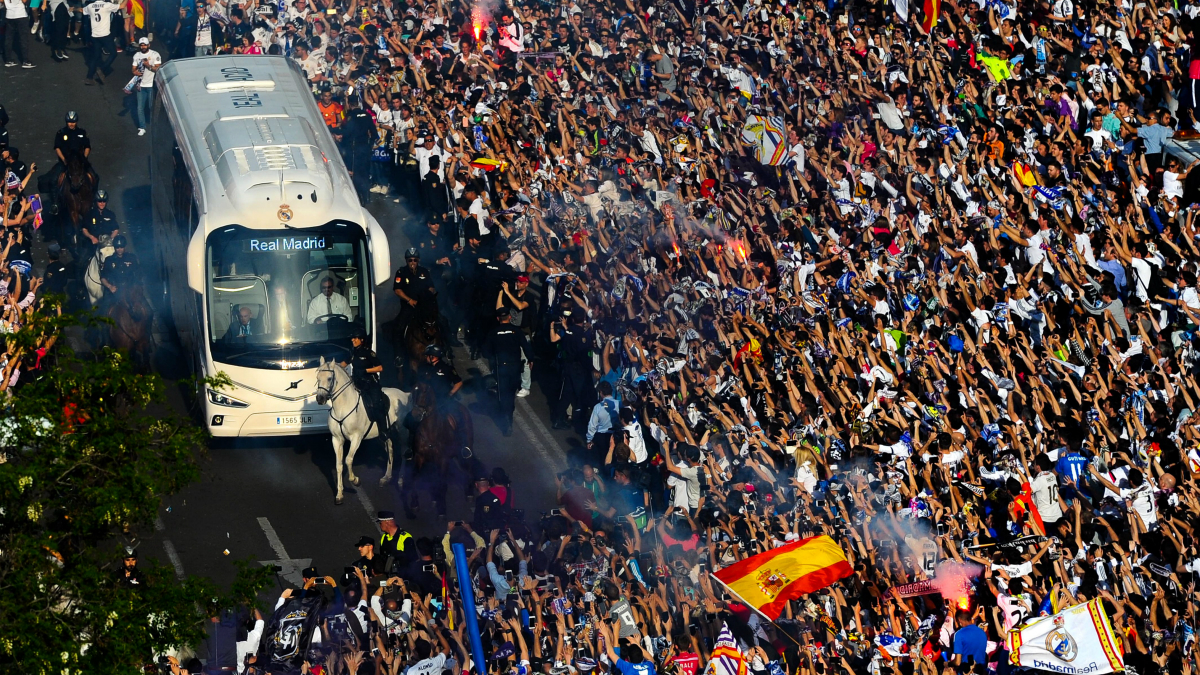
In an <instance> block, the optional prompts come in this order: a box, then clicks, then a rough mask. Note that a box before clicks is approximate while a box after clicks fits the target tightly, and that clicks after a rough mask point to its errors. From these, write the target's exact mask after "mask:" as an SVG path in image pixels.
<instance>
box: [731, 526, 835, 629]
mask: <svg viewBox="0 0 1200 675" xmlns="http://www.w3.org/2000/svg"><path fill="white" fill-rule="evenodd" d="M853 573H854V570H853V569H852V568H851V567H850V563H848V562H846V554H845V553H843V552H842V549H840V548H838V545H837V544H836V543H834V541H833V540H832V539H830V538H829V537H827V536H824V535H821V536H819V537H809V538H808V539H801V540H800V541H797V542H793V543H791V544H787V545H786V546H780V547H779V548H775V549H771V550H770V551H767V552H765V553H759V554H758V555H756V556H753V557H751V558H746V559H745V560H739V561H738V562H735V563H734V564H732V565H730V566H729V567H726V568H724V569H721V570H718V571H716V572H714V573H713V575H712V577H713V578H714V579H716V580H717V581H720V582H721V583H722V584H723V585H724V586H725V587H726V588H728V589H729V590H730V591H732V592H733V593H734V594H735V595H737V596H738V597H739V598H741V600H742V601H743V602H745V603H746V604H748V605H751V606H753V607H754V608H755V609H757V610H758V612H759V613H760V614H762V615H763V616H765V617H767V618H768V619H770V620H771V621H774V620H775V619H778V618H779V615H780V614H781V613H782V612H783V608H784V607H785V606H786V605H787V602H788V600H794V599H796V598H799V597H800V596H802V595H805V594H807V593H812V592H813V591H818V590H820V589H822V588H825V587H826V586H828V585H830V584H832V583H833V582H835V581H837V580H838V579H844V578H846V577H848V576H850V575H851V574H853Z"/></svg>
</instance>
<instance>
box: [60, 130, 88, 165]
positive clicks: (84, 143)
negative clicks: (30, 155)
mask: <svg viewBox="0 0 1200 675" xmlns="http://www.w3.org/2000/svg"><path fill="white" fill-rule="evenodd" d="M91 147H92V141H91V139H89V138H88V134H87V131H85V130H84V128H83V127H81V126H79V125H78V124H76V125H75V128H74V129H72V128H71V127H69V126H67V127H63V128H61V129H59V130H58V134H57V135H56V136H55V137H54V149H55V150H61V151H62V154H63V157H66V158H67V159H70V158H71V155H79V156H80V157H84V152H85V151H87V150H89V149H90V148H91ZM59 164H62V162H61V161H59Z"/></svg>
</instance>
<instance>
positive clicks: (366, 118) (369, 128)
mask: <svg viewBox="0 0 1200 675" xmlns="http://www.w3.org/2000/svg"><path fill="white" fill-rule="evenodd" d="M347 103H348V104H349V106H350V109H349V110H348V111H346V121H345V122H343V123H342V133H343V136H344V139H343V141H342V142H343V143H345V145H346V150H347V153H346V154H347V155H348V156H349V158H350V161H349V162H348V163H347V165H346V168H348V169H349V170H350V178H351V180H353V181H354V189H355V191H356V192H358V198H359V200H360V201H362V202H363V203H364V204H365V203H367V202H368V201H370V200H371V153H372V151H373V150H374V148H375V135H376V134H375V120H374V119H372V118H371V115H370V114H369V113H368V112H367V111H365V110H363V109H362V102H361V101H359V99H358V97H357V96H349V97H348V101H347Z"/></svg>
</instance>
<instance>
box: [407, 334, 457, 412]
mask: <svg viewBox="0 0 1200 675" xmlns="http://www.w3.org/2000/svg"><path fill="white" fill-rule="evenodd" d="M417 377H418V378H419V379H420V380H421V381H422V382H424V383H425V384H428V385H429V386H430V387H432V388H433V393H434V395H435V396H436V397H437V401H438V407H439V408H440V407H442V405H444V404H445V402H446V401H449V400H450V399H451V398H453V397H454V395H455V394H457V393H458V390H459V389H462V385H463V383H462V378H461V377H459V376H458V372H457V371H455V370H454V366H453V365H451V364H450V363H449V362H447V361H446V360H445V354H444V353H443V352H442V348H441V347H439V346H437V345H429V346H428V347H426V348H425V363H424V364H423V365H422V366H421V368H420V369H419V370H418V372H417Z"/></svg>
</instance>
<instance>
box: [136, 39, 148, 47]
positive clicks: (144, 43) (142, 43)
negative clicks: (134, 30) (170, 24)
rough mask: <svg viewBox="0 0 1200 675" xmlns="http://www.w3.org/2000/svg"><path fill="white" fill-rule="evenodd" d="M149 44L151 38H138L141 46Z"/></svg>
mask: <svg viewBox="0 0 1200 675" xmlns="http://www.w3.org/2000/svg"><path fill="white" fill-rule="evenodd" d="M148 44H150V38H141V39H139V40H138V45H139V46H140V45H148Z"/></svg>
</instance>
